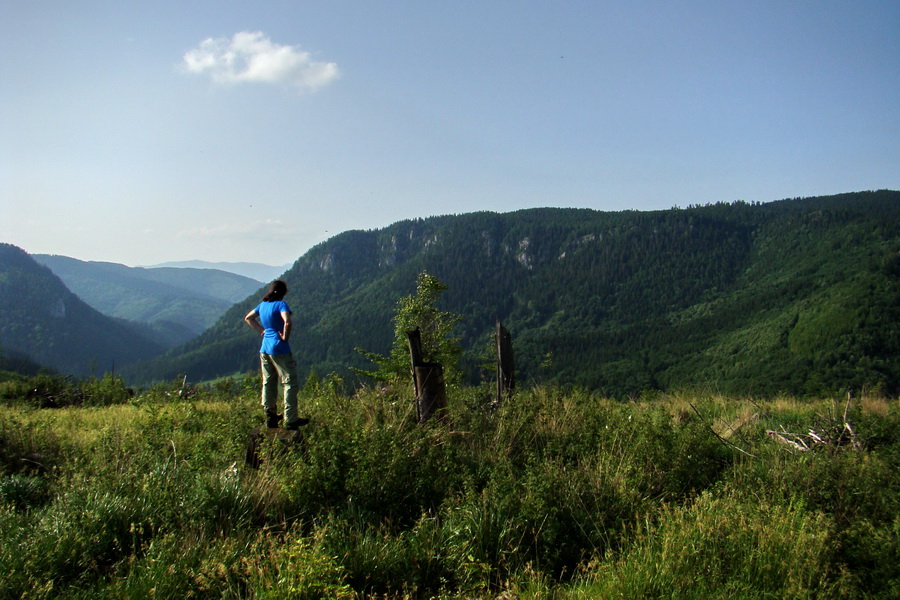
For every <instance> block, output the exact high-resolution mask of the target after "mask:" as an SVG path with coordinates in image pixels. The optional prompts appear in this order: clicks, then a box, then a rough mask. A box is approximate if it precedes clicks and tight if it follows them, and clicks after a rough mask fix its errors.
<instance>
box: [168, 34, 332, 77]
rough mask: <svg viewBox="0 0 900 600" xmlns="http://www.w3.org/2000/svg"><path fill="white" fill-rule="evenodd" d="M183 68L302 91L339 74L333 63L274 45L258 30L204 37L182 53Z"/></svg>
mask: <svg viewBox="0 0 900 600" xmlns="http://www.w3.org/2000/svg"><path fill="white" fill-rule="evenodd" d="M182 67H183V68H184V69H185V70H186V71H188V72H189V73H197V74H200V75H209V76H210V77H211V78H212V80H213V81H215V82H217V83H224V84H239V83H247V82H258V83H285V84H289V85H292V86H294V87H297V88H299V89H301V90H305V91H315V90H317V89H319V88H321V87H323V86H326V85H328V84H329V83H331V82H332V81H334V80H335V79H337V78H338V76H339V75H340V73H339V71H338V67H337V65H336V64H335V63H333V62H320V61H317V60H313V58H312V56H311V55H310V53H309V52H304V51H302V50H300V49H299V47H297V46H283V45H280V44H276V43H274V42H272V40H270V39H269V38H268V37H267V36H266V35H265V34H264V33H262V32H260V31H250V32H248V31H241V32H238V33H236V34H234V35H233V36H232V37H231V39H228V38H207V39H205V40H203V41H202V42H201V43H200V45H199V46H197V47H196V48H194V49H192V50H190V51H188V52H186V53H185V55H184V57H183V59H182Z"/></svg>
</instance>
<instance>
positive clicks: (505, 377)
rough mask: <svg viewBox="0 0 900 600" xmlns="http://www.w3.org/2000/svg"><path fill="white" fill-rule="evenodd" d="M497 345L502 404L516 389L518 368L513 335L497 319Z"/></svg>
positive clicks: (495, 337) (498, 395) (499, 390)
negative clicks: (514, 354)
mask: <svg viewBox="0 0 900 600" xmlns="http://www.w3.org/2000/svg"><path fill="white" fill-rule="evenodd" d="M494 339H495V341H496V343H497V400H496V404H497V405H498V406H499V404H500V402H501V401H502V400H504V399H505V398H509V396H510V395H511V394H512V391H513V389H515V387H516V368H515V360H514V359H513V347H512V334H510V333H509V331H508V330H507V329H506V327H504V326H503V325H502V324H501V323H500V319H497V333H496V334H495V335H494Z"/></svg>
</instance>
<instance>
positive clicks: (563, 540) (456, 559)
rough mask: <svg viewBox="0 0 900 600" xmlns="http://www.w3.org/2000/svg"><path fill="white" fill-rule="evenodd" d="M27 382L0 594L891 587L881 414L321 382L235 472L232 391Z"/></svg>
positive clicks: (248, 385) (890, 414) (897, 579)
mask: <svg viewBox="0 0 900 600" xmlns="http://www.w3.org/2000/svg"><path fill="white" fill-rule="evenodd" d="M36 383H41V382H36V380H35V379H19V380H11V381H7V382H4V383H0V399H2V401H3V403H4V404H3V405H0V438H2V439H0V574H2V576H0V599H6V598H61V597H65V598H149V597H160V598H176V597H178V598H267V599H269V598H272V599H274V598H363V597H379V598H381V597H389V598H395V597H397V598H407V597H408V598H430V597H440V598H560V599H580V598H635V597H643V598H690V597H697V598H725V597H740V598H772V597H779V598H839V597H881V598H891V597H898V596H900V568H898V565H900V470H898V466H900V465H898V463H900V427H898V425H900V417H898V411H897V401H896V400H885V399H880V398H869V397H863V398H859V399H854V400H853V401H852V402H850V403H849V406H848V405H847V401H846V399H841V400H837V401H834V400H831V399H822V400H819V401H799V400H794V399H791V398H778V399H771V400H766V401H757V400H752V399H748V398H725V397H721V396H718V395H713V394H670V395H662V394H660V395H655V396H647V397H642V398H639V399H636V400H634V401H630V402H616V401H610V400H607V399H604V398H599V397H595V396H593V395H591V394H589V393H587V392H582V391H565V392H564V391H560V390H557V389H553V388H546V387H538V388H534V389H531V390H522V391H520V392H519V393H518V395H516V396H515V397H513V398H512V399H511V400H510V401H508V402H506V403H505V404H503V405H502V406H501V407H499V408H497V409H489V408H487V406H488V404H489V399H490V391H489V390H487V389H480V388H465V389H456V390H452V391H451V394H450V403H451V406H450V419H449V422H446V423H443V424H441V423H438V422H434V423H429V424H426V425H418V424H416V422H415V411H414V408H413V406H412V405H411V404H410V402H409V401H408V400H407V399H406V395H405V394H395V393H390V392H387V393H385V392H377V391H375V390H364V391H362V392H359V393H357V394H355V395H352V396H350V395H347V394H344V393H343V392H342V391H341V389H340V388H341V386H340V385H339V383H340V382H339V381H335V380H331V379H326V380H324V381H310V382H309V383H308V384H307V385H306V387H305V389H304V391H303V394H302V398H301V402H302V405H301V406H302V409H303V412H304V414H308V415H309V416H310V417H311V418H312V423H311V424H310V425H309V426H308V427H306V428H305V431H304V434H305V441H304V443H303V444H298V445H294V446H290V447H283V446H280V445H278V442H275V444H274V445H273V446H271V447H264V448H263V449H262V454H263V456H264V457H265V460H264V462H263V465H262V467H261V468H260V469H256V470H254V469H251V468H249V467H247V466H246V465H245V463H244V457H245V452H246V449H247V442H248V434H249V432H250V430H251V429H253V428H254V427H256V426H258V425H260V424H261V423H262V418H261V417H262V415H261V409H259V407H258V405H257V400H256V396H257V392H256V382H255V381H253V380H252V379H251V380H248V381H247V382H245V383H243V384H241V383H236V382H232V381H223V382H221V383H218V384H216V385H212V386H209V387H203V388H199V389H198V388H192V387H190V386H185V385H183V383H182V382H181V381H178V382H173V383H171V384H169V385H164V386H158V387H156V388H153V389H149V390H146V391H143V392H141V393H138V394H137V395H132V394H131V393H129V392H128V390H126V389H125V388H124V385H122V383H121V380H118V379H116V378H114V377H106V378H104V379H102V380H91V381H89V382H88V384H87V385H85V386H83V387H79V388H78V390H77V393H76V392H75V391H73V390H72V389H71V386H70V387H69V388H67V387H66V385H65V384H64V383H60V384H59V385H60V388H59V389H56V390H55V391H53V397H54V398H56V399H58V400H59V401H55V402H54V404H53V405H52V406H55V408H46V406H48V404H47V403H46V399H47V394H49V393H50V392H48V391H47V390H48V389H49V388H48V386H49V383H48V380H43V382H42V383H41V385H43V386H44V387H43V388H41V389H42V390H43V392H46V393H36V392H35V389H36V387H35V384H36ZM57 383H59V382H57ZM66 390H69V391H68V392H66ZM67 393H68V396H67V395H66V394H67ZM845 409H846V419H845V414H844V413H845ZM845 420H846V422H847V423H849V424H850V426H851V427H852V433H853V435H852V436H849V435H847V434H846V430H845V429H844V428H843V424H844V422H845ZM767 430H772V431H776V432H781V433H782V437H781V438H778V437H776V436H773V435H767V433H766V432H767ZM810 430H813V431H814V432H815V433H816V435H818V436H819V437H820V438H821V439H822V443H810V444H809V445H810V449H809V450H807V451H800V450H798V449H796V448H795V447H793V446H791V445H789V444H788V443H787V442H786V441H785V440H789V439H800V440H802V439H804V438H791V437H790V436H789V435H787V434H792V433H796V434H798V435H807V434H808V432H809V431H810ZM805 439H807V440H813V438H811V437H809V438H805Z"/></svg>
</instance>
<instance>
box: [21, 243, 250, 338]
mask: <svg viewBox="0 0 900 600" xmlns="http://www.w3.org/2000/svg"><path fill="white" fill-rule="evenodd" d="M33 258H34V259H35V260H36V261H38V262H39V263H41V264H43V265H46V266H47V267H49V268H50V269H51V270H52V271H53V273H54V274H56V275H57V276H58V277H59V278H60V279H62V281H63V283H65V284H66V287H68V288H69V289H70V290H71V291H73V292H74V293H75V294H77V295H78V297H80V298H81V299H82V300H84V301H85V302H87V303H88V304H89V305H91V306H93V307H94V308H96V309H97V310H99V311H100V312H102V313H103V314H105V315H108V316H111V317H116V318H120V319H127V320H129V321H136V322H139V323H142V324H144V325H146V326H147V327H148V329H146V330H145V331H146V333H147V335H150V336H152V337H154V338H155V339H156V340H157V341H159V342H160V343H162V344H164V345H165V346H166V347H172V346H175V345H177V344H181V343H184V342H186V341H187V340H189V339H191V338H192V337H194V336H196V335H197V334H199V333H200V332H202V331H203V330H205V329H206V328H207V327H210V326H211V325H213V324H214V323H215V322H216V321H217V320H218V318H219V317H220V316H221V315H222V314H223V313H224V312H225V311H226V310H228V308H230V307H231V306H232V305H233V304H234V303H235V302H238V301H239V300H243V299H244V298H246V297H247V296H249V295H250V294H253V293H254V292H256V291H257V290H258V289H259V288H260V286H261V284H260V283H259V282H258V281H256V280H255V279H251V278H249V277H244V276H242V275H236V274H234V273H230V272H226V271H221V270H215V269H196V268H172V267H169V268H152V269H151V268H146V269H145V268H141V267H128V266H125V265H121V264H116V263H109V262H93V261H91V262H86V261H80V260H77V259H74V258H69V257H66V256H55V255H46V254H36V255H34V256H33Z"/></svg>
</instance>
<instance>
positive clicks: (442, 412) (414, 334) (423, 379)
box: [406, 327, 447, 423]
mask: <svg viewBox="0 0 900 600" xmlns="http://www.w3.org/2000/svg"><path fill="white" fill-rule="evenodd" d="M406 337H407V338H408V340H409V356H410V362H411V363H412V364H411V370H412V380H413V391H414V393H415V402H416V416H417V417H418V418H419V423H424V422H425V421H427V420H428V419H430V418H431V417H433V416H434V415H436V414H437V415H438V418H439V419H445V418H446V417H447V386H446V384H445V383H444V367H443V366H442V365H441V364H440V363H432V362H425V360H424V359H423V354H424V353H423V352H422V334H421V332H420V331H419V328H418V327H417V328H416V329H414V330H413V331H407V332H406Z"/></svg>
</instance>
